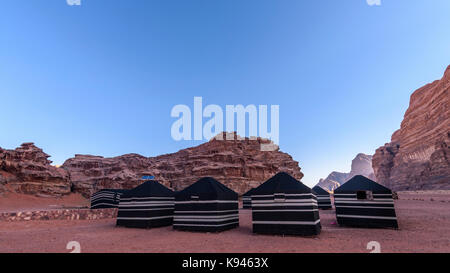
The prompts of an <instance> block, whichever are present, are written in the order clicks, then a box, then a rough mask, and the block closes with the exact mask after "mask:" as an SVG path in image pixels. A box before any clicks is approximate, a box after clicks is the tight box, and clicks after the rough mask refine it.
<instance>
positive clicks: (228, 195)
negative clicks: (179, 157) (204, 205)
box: [176, 177, 238, 200]
mask: <svg viewBox="0 0 450 273" xmlns="http://www.w3.org/2000/svg"><path fill="white" fill-rule="evenodd" d="M193 195H195V196H199V197H200V198H201V199H212V200H216V199H219V200H235V199H237V197H238V194H237V193H236V192H234V191H233V190H231V189H230V188H228V187H226V186H225V185H223V184H222V183H220V182H219V181H217V180H216V179H214V178H212V177H204V178H201V179H200V180H198V181H197V182H195V183H194V184H192V185H190V186H189V187H187V188H185V189H184V190H182V191H179V192H178V193H177V194H176V198H177V200H178V199H190V198H191V196H193Z"/></svg>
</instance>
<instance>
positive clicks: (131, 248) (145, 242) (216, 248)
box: [0, 191, 450, 252]
mask: <svg viewBox="0 0 450 273" xmlns="http://www.w3.org/2000/svg"><path fill="white" fill-rule="evenodd" d="M408 199H410V200H408ZM413 199H417V200H413ZM431 200H433V201H431ZM396 209H397V214H398V218H399V225H400V229H399V230H391V229H358V228H343V227H339V226H336V225H333V224H332V222H334V221H335V215H334V210H328V211H320V217H321V221H322V227H323V230H322V233H321V234H320V235H319V236H317V237H307V238H305V237H292V236H286V237H282V236H268V235H254V234H253V233H252V228H251V212H250V211H249V210H241V212H240V227H239V228H237V229H233V230H229V231H226V232H222V233H217V234H216V233H192V232H181V231H174V230H172V227H163V228H156V229H149V230H142V229H128V228H119V227H115V221H114V220H113V219H110V220H96V221H30V222H11V223H0V252H70V251H69V250H67V249H66V245H67V243H68V242H69V241H78V242H80V244H81V251H82V252H369V250H367V249H366V246H367V243H368V242H370V241H378V242H379V243H380V244H381V251H382V252H450V192H448V191H447V192H420V193H400V200H396Z"/></svg>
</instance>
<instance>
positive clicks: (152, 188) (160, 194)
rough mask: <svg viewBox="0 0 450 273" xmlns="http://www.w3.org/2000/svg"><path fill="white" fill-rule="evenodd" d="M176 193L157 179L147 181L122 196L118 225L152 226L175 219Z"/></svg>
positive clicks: (168, 223) (165, 223)
mask: <svg viewBox="0 0 450 273" xmlns="http://www.w3.org/2000/svg"><path fill="white" fill-rule="evenodd" d="M173 210H174V193H173V191H172V190H170V189H168V188H166V187H165V186H163V185H161V184H159V183H158V182H157V181H147V182H144V183H143V184H141V185H139V186H138V187H136V188H134V189H132V190H130V191H128V192H127V193H125V194H123V195H122V196H121V197H120V203H119V210H118V213H117V225H118V226H124V227H137V228H151V227H160V226H169V225H171V224H172V221H173Z"/></svg>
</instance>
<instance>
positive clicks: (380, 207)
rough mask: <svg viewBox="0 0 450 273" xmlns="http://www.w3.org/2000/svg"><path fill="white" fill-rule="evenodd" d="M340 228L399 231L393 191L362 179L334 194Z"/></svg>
mask: <svg viewBox="0 0 450 273" xmlns="http://www.w3.org/2000/svg"><path fill="white" fill-rule="evenodd" d="M334 205H335V207H336V218H337V221H338V223H339V225H344V226H359V227H390V228H398V224H397V216H396V214H395V208H394V199H393V198H392V191H391V190H390V189H388V188H386V187H384V186H382V185H380V184H378V183H376V182H375V181H372V180H370V179H368V178H366V177H364V176H362V175H357V176H354V177H353V178H352V179H350V180H349V181H347V182H346V183H345V184H343V185H342V186H340V187H339V188H337V189H335V190H334Z"/></svg>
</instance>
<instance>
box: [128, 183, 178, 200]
mask: <svg viewBox="0 0 450 273" xmlns="http://www.w3.org/2000/svg"><path fill="white" fill-rule="evenodd" d="M173 195H174V193H173V191H172V190H171V189H169V188H167V187H165V186H164V185H162V184H160V183H159V182H158V181H146V182H144V183H142V184H141V185H139V186H137V187H136V188H134V189H132V190H129V191H128V192H126V193H125V194H124V195H123V196H122V197H147V196H148V197H152V196H156V197H166V196H167V197H171V196H173Z"/></svg>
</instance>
